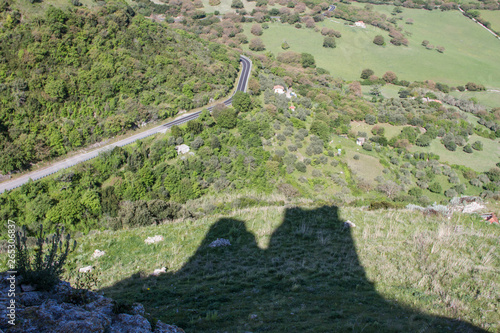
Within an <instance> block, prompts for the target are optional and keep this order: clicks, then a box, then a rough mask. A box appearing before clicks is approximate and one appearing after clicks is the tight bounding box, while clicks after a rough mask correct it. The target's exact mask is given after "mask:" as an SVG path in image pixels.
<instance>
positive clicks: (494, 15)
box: [479, 10, 500, 31]
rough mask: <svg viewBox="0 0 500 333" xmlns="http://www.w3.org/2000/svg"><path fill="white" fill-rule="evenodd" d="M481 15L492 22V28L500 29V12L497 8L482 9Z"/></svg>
mask: <svg viewBox="0 0 500 333" xmlns="http://www.w3.org/2000/svg"><path fill="white" fill-rule="evenodd" d="M479 12H480V13H481V17H482V18H483V19H485V20H486V21H489V22H490V23H491V29H492V30H494V31H500V12H498V11H496V10H480V11H479Z"/></svg>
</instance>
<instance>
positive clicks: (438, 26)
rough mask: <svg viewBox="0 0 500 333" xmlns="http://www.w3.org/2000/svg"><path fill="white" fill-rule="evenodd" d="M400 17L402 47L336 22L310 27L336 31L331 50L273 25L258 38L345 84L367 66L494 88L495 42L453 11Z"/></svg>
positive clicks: (409, 12) (314, 37)
mask: <svg viewBox="0 0 500 333" xmlns="http://www.w3.org/2000/svg"><path fill="white" fill-rule="evenodd" d="M392 8H393V7H392V6H375V9H374V10H376V11H380V12H384V13H389V12H390V11H392ZM401 15H402V17H403V20H402V21H398V22H400V23H399V25H400V26H402V27H403V29H404V30H405V31H408V32H409V33H410V34H411V36H408V37H407V38H408V40H409V42H410V44H409V46H408V47H405V46H394V45H392V44H390V43H389V40H390V37H389V36H388V34H387V32H385V31H382V30H381V29H378V28H375V27H373V26H367V28H366V29H362V28H357V27H351V26H347V25H345V21H342V20H339V19H336V18H332V19H326V20H325V21H323V22H318V23H317V24H316V26H317V27H318V28H319V29H320V30H321V28H323V27H328V28H333V29H335V30H338V31H340V32H341V33H342V37H341V38H338V39H337V47H336V48H335V49H326V48H323V47H322V44H323V36H322V35H321V34H320V33H319V32H315V31H314V29H307V28H305V27H302V28H300V29H297V28H295V27H294V26H292V25H289V24H282V23H279V22H278V23H272V24H269V29H266V30H264V34H263V35H262V36H261V37H260V38H261V39H262V40H263V42H264V44H265V46H266V51H271V52H272V53H274V54H278V53H280V52H283V50H282V49H281V43H282V42H283V41H287V43H288V44H289V45H290V49H289V50H290V51H295V52H300V53H301V52H308V53H311V54H312V55H314V57H315V59H316V64H317V66H318V67H322V68H325V69H327V70H329V71H330V72H331V74H332V75H333V76H334V77H341V78H344V79H346V80H357V79H359V75H360V73H361V71H362V70H363V69H364V68H371V69H373V70H374V71H375V74H376V75H379V76H382V75H383V74H384V73H385V72H386V71H389V70H390V71H393V72H395V73H396V74H397V75H398V77H399V78H400V79H405V80H409V81H415V80H419V81H423V80H434V81H436V82H442V83H446V84H449V85H463V84H465V83H467V82H469V81H474V82H477V83H481V84H484V85H486V86H487V87H492V88H499V87H500V76H499V75H497V73H499V72H500V63H499V62H498V54H500V42H498V41H497V40H495V38H494V37H493V36H492V35H490V34H489V33H488V32H487V31H485V30H484V29H483V28H481V27H479V26H478V25H477V24H475V23H474V22H472V21H471V20H469V19H467V18H466V17H464V16H463V15H462V14H460V13H459V12H456V11H452V12H440V11H431V12H429V11H426V10H418V9H406V8H405V9H404V11H403V13H402V14H401ZM388 17H390V14H389V15H388ZM408 18H412V19H413V20H414V24H412V25H407V24H405V23H404V22H405V21H406V19H408ZM252 24H253V23H248V24H245V25H244V26H245V32H246V33H247V35H248V37H249V38H250V39H251V38H255V36H253V35H251V34H250V27H251V25H252ZM436 31H439V34H436ZM379 34H380V35H383V36H384V37H385V40H386V44H387V45H386V46H383V47H381V46H377V45H375V44H373V42H372V41H373V38H374V37H375V36H376V35H379ZM423 40H429V42H430V44H432V45H434V46H438V45H439V46H444V47H445V51H444V53H439V52H437V51H436V50H427V49H426V48H425V47H423V46H422V45H421V43H422V41H423ZM266 51H263V52H266Z"/></svg>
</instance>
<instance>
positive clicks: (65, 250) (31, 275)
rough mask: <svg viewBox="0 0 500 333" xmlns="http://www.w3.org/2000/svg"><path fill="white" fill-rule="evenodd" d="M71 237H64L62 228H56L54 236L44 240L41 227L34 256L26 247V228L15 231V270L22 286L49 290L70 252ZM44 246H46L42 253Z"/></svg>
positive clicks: (57, 278) (74, 245)
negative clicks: (26, 285) (29, 285)
mask: <svg viewBox="0 0 500 333" xmlns="http://www.w3.org/2000/svg"><path fill="white" fill-rule="evenodd" d="M70 240H71V237H70V235H69V234H68V235H67V236H66V237H64V227H63V228H57V229H56V232H55V234H54V235H52V236H51V237H48V238H47V239H45V235H44V232H43V227H42V225H40V232H39V234H38V237H37V241H36V248H35V254H34V255H32V254H31V253H30V250H29V249H28V246H27V245H26V241H27V237H26V227H25V226H24V227H23V229H22V230H19V231H16V270H17V272H18V274H19V275H20V276H21V278H22V282H23V283H24V284H33V285H36V286H37V288H38V289H42V290H50V289H51V288H52V287H53V286H54V285H55V284H56V283H57V282H58V280H59V277H60V276H61V274H62V272H63V267H64V264H65V262H66V259H67V257H68V254H69V252H70V251H72V250H74V249H75V247H76V241H74V242H73V249H70ZM44 245H48V249H47V251H44Z"/></svg>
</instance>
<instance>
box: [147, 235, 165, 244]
mask: <svg viewBox="0 0 500 333" xmlns="http://www.w3.org/2000/svg"><path fill="white" fill-rule="evenodd" d="M161 241H163V236H160V235H156V236H154V237H148V238H146V239H145V240H144V243H146V244H154V243H158V242H161Z"/></svg>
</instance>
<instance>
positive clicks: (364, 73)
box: [361, 68, 375, 80]
mask: <svg viewBox="0 0 500 333" xmlns="http://www.w3.org/2000/svg"><path fill="white" fill-rule="evenodd" d="M373 74H375V72H374V71H373V70H371V69H369V68H365V69H363V71H362V72H361V78H362V79H363V80H367V79H368V78H370V76H372V75H373Z"/></svg>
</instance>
